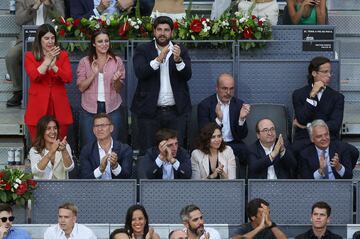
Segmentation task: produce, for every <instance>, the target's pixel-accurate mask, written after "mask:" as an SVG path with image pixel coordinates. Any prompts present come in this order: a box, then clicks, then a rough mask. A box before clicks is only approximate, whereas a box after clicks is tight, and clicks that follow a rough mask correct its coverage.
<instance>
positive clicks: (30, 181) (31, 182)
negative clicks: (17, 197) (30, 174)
mask: <svg viewBox="0 0 360 239" xmlns="http://www.w3.org/2000/svg"><path fill="white" fill-rule="evenodd" d="M27 183H28V185H29V186H31V187H33V188H35V187H36V185H37V182H35V181H34V180H32V179H28V180H27Z"/></svg>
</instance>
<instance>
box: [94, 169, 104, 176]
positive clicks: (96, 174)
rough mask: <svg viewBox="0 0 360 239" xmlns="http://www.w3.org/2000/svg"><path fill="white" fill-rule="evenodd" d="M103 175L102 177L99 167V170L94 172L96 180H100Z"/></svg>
mask: <svg viewBox="0 0 360 239" xmlns="http://www.w3.org/2000/svg"><path fill="white" fill-rule="evenodd" d="M101 175H102V173H101V172H100V168H99V167H97V168H96V169H95V170H94V176H95V178H97V179H100V178H101Z"/></svg>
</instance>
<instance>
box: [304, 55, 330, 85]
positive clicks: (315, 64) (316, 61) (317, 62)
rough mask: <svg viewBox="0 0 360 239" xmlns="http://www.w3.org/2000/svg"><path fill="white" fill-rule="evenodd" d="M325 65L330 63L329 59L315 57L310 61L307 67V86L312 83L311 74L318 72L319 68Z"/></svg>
mask: <svg viewBox="0 0 360 239" xmlns="http://www.w3.org/2000/svg"><path fill="white" fill-rule="evenodd" d="M325 63H330V59H329V58H326V57H323V56H317V57H315V58H313V59H312V60H311V61H310V64H309V66H308V84H309V85H311V84H313V83H314V77H313V75H312V72H313V71H318V70H319V68H320V66H321V65H324V64H325Z"/></svg>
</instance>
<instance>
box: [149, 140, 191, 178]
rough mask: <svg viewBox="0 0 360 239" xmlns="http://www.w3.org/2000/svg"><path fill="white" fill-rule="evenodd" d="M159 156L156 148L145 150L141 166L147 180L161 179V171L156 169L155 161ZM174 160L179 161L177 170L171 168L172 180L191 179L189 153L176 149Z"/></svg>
mask: <svg viewBox="0 0 360 239" xmlns="http://www.w3.org/2000/svg"><path fill="white" fill-rule="evenodd" d="M158 156H159V150H158V148H157V147H152V148H150V149H148V150H147V152H146V154H145V156H144V158H143V160H144V163H143V164H142V165H143V166H144V167H146V177H147V178H148V179H162V177H163V170H162V168H161V167H160V168H159V167H158V166H157V164H156V162H155V160H156V158H157V157H158ZM176 159H177V160H178V161H179V163H180V166H179V168H178V170H175V169H174V168H173V172H174V179H189V178H191V172H192V171H191V160H190V155H189V153H188V152H187V151H186V150H185V149H183V148H182V147H179V148H178V151H177V154H176Z"/></svg>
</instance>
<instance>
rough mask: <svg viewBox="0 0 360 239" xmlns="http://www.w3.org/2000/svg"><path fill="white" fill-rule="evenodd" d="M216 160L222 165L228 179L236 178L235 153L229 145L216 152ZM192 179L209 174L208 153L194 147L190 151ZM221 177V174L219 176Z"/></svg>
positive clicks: (203, 177) (202, 177)
mask: <svg viewBox="0 0 360 239" xmlns="http://www.w3.org/2000/svg"><path fill="white" fill-rule="evenodd" d="M218 160H219V162H220V163H221V164H222V165H224V171H225V173H227V175H228V177H229V179H235V178H236V162H235V155H234V152H233V150H232V149H231V147H229V146H226V148H225V149H224V151H222V152H218ZM191 168H192V176H191V178H192V179H206V178H207V177H208V176H209V155H208V154H204V153H203V152H202V151H201V150H199V149H195V150H194V151H193V152H192V153H191ZM220 178H222V176H220Z"/></svg>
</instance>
